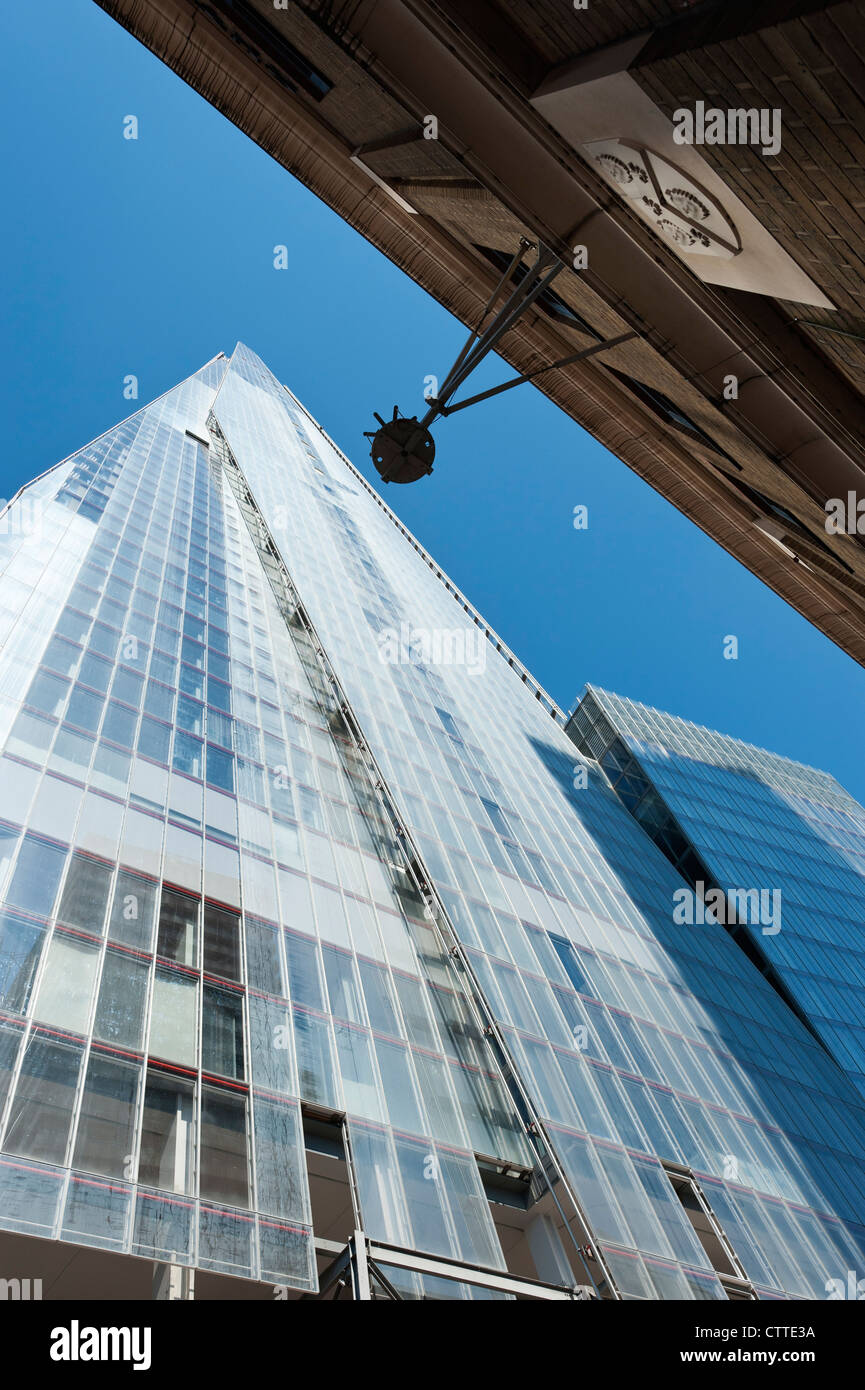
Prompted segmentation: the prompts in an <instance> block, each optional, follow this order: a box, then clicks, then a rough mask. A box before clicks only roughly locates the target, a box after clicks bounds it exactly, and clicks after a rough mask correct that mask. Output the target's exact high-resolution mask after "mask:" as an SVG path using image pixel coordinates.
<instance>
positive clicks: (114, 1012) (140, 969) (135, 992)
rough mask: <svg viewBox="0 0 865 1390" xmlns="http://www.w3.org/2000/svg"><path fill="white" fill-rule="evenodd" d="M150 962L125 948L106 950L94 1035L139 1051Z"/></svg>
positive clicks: (104, 1040)
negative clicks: (136, 957) (141, 959)
mask: <svg viewBox="0 0 865 1390" xmlns="http://www.w3.org/2000/svg"><path fill="white" fill-rule="evenodd" d="M149 972H150V966H149V965H148V964H147V962H146V961H140V960H136V959H135V957H134V956H130V955H127V954H126V952H125V951H112V950H111V949H110V948H109V949H108V951H106V953H105V965H104V967H103V970H102V983H101V985H100V988H99V1003H98V1005H97V1007H96V1021H95V1023H94V1025H93V1035H94V1037H97V1038H101V1039H102V1040H103V1042H109V1043H115V1044H116V1045H117V1046H118V1047H131V1048H134V1049H135V1050H136V1051H139V1050H140V1048H141V1045H142V1041H143V1038H144V1006H145V1004H146V1002H147V977H148V974H149Z"/></svg>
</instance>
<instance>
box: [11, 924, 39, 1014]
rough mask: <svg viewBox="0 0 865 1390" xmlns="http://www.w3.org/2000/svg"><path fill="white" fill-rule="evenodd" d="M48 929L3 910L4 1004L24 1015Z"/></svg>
mask: <svg viewBox="0 0 865 1390" xmlns="http://www.w3.org/2000/svg"><path fill="white" fill-rule="evenodd" d="M45 936H46V931H45V928H44V927H40V926H39V925H38V923H36V922H28V921H25V919H24V918H23V917H18V916H17V915H16V914H15V913H14V912H3V913H0V1004H2V1006H3V1008H5V1009H10V1010H12V1011H13V1012H14V1013H21V1014H23V1013H24V1011H25V1010H26V1008H27V1005H28V1003H29V1001H30V993H31V991H32V989H33V980H34V978H35V975H36V970H37V967H38V965H39V958H40V956H41V955H42V947H43V946H44V945H45Z"/></svg>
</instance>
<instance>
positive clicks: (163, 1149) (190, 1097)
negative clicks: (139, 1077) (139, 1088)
mask: <svg viewBox="0 0 865 1390" xmlns="http://www.w3.org/2000/svg"><path fill="white" fill-rule="evenodd" d="M194 1114H195V1091H194V1088H193V1086H192V1083H191V1082H187V1081H180V1080H178V1079H176V1078H175V1077H173V1076H167V1075H164V1074H163V1073H162V1072H159V1071H153V1070H151V1071H149V1072H148V1073H147V1086H146V1088H145V1092H144V1116H143V1119H142V1124H141V1153H140V1157H139V1160H138V1181H139V1182H140V1183H144V1184H145V1185H146V1186H149V1187H162V1188H167V1189H168V1191H169V1192H190V1191H191V1190H192V1165H193V1153H194V1133H195V1129H194Z"/></svg>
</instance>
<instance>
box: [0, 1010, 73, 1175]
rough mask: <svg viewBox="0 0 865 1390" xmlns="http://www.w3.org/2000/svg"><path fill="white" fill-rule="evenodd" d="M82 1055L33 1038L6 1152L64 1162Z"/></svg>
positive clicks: (36, 1035) (42, 1038) (36, 1036)
mask: <svg viewBox="0 0 865 1390" xmlns="http://www.w3.org/2000/svg"><path fill="white" fill-rule="evenodd" d="M81 1057H82V1048H81V1047H78V1046H75V1045H69V1044H66V1043H58V1042H53V1041H52V1040H51V1039H49V1038H46V1037H45V1036H43V1035H42V1034H41V1033H33V1034H32V1035H31V1037H30V1041H29V1042H28V1044H27V1051H26V1052H25V1054H24V1060H23V1062H22V1065H21V1075H20V1076H19V1078H18V1089H17V1090H16V1092H15V1098H14V1101H13V1104H12V1111H11V1116H10V1121H9V1128H8V1130H7V1132H6V1138H5V1141H4V1144H3V1147H4V1148H5V1149H6V1150H7V1152H9V1153H14V1154H22V1155H23V1156H25V1157H27V1158H37V1159H42V1160H43V1161H44V1162H46V1163H61V1164H62V1163H63V1162H64V1160H65V1158H66V1144H67V1141H68V1139H69V1130H70V1126H71V1123H72V1107H73V1104H74V1101H75V1088H76V1086H77V1084H78V1072H79V1068H80V1066H81Z"/></svg>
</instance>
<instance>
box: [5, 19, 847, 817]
mask: <svg viewBox="0 0 865 1390" xmlns="http://www.w3.org/2000/svg"><path fill="white" fill-rule="evenodd" d="M46 35H50V42H46ZM0 36H2V42H0V64H2V83H0V105H2V107H3V108H5V109H4V110H3V111H2V123H0V129H2V140H3V142H4V146H5V149H4V166H5V170H6V187H5V192H6V195H7V200H6V214H5V216H4V218H3V221H2V225H0V239H2V262H0V263H2V266H3V270H4V272H5V275H6V278H7V285H6V287H5V294H4V301H5V303H6V305H7V312H6V315H5V330H4V332H3V335H2V373H0V397H2V409H3V419H4V433H5V438H6V448H5V449H4V450H3V454H2V458H0V496H6V497H8V496H11V495H12V493H13V492H14V491H15V490H16V489H17V488H18V487H19V486H20V485H21V484H22V483H23V482H25V481H27V480H28V479H30V478H32V477H33V476H35V475H36V474H38V473H40V472H42V471H43V470H44V469H45V468H47V467H49V466H50V465H51V464H53V463H55V462H56V461H57V460H58V459H60V458H62V457H64V456H65V455H67V454H69V453H71V452H72V451H73V450H74V449H76V448H78V447H80V446H81V445H82V444H84V443H85V442H86V441H87V440H89V439H90V438H92V437H93V436H94V435H96V434H99V433H101V432H102V431H103V430H104V429H106V428H108V426H109V425H111V424H112V423H113V422H114V421H116V420H118V419H120V418H122V417H123V416H125V415H127V414H129V412H130V404H129V402H127V401H125V400H124V399H123V379H124V377H125V376H126V375H127V373H134V374H135V375H136V376H137V377H138V379H139V383H140V400H141V402H142V403H143V402H145V401H146V400H149V399H151V398H152V397H154V396H157V395H159V394H160V393H161V392H162V391H164V390H166V389H167V388H168V387H170V386H172V385H174V384H175V383H176V382H177V381H178V380H180V379H181V378H182V377H184V376H187V375H188V374H189V373H190V372H191V371H194V370H195V369H196V368H197V367H199V366H201V365H202V363H204V362H205V361H206V360H208V359H209V358H210V357H212V356H214V355H215V353H217V352H218V351H220V350H223V351H225V352H230V351H231V349H232V348H233V346H234V344H235V342H236V341H237V340H238V339H241V340H242V341H244V342H246V343H248V344H249V346H250V347H252V348H253V349H254V350H255V351H256V352H258V353H259V354H260V355H261V356H262V357H263V358H264V360H265V361H266V362H267V363H268V365H269V366H270V367H271V368H272V369H273V371H274V372H275V373H276V374H277V375H278V376H279V377H280V378H281V380H283V381H285V382H287V383H288V384H289V385H290V386H291V388H292V390H294V391H295V392H296V393H297V395H298V396H299V397H300V398H301V400H303V401H304V403H305V404H306V405H307V406H308V408H309V409H310V410H311V411H312V412H313V414H314V415H315V416H316V417H317V418H318V419H319V420H320V421H321V423H322V425H323V426H324V427H325V428H326V429H327V430H328V432H329V433H330V434H331V435H332V436H333V437H334V438H335V439H336V441H337V443H338V444H339V445H340V446H341V447H342V448H343V449H344V450H345V452H346V453H347V454H348V455H349V456H350V457H351V458H352V459H353V460H354V461H355V463H356V464H357V465H358V466H359V467H360V468H362V469H363V471H364V472H365V473H366V474H367V476H372V477H375V474H374V470H372V465H371V464H370V462H369V458H368V445H367V441H366V440H365V439H364V438H363V433H362V432H363V430H364V429H369V428H370V427H371V426H372V423H373V420H372V412H373V410H377V411H379V412H380V413H381V414H382V415H386V414H388V415H389V413H390V411H391V409H392V407H393V406H394V404H396V403H399V405H400V407H401V409H402V410H403V411H404V412H405V413H407V414H413V413H415V412H416V411H417V410H418V408H419V407H420V406H421V404H422V400H421V398H422V393H423V383H424V377H425V376H427V375H428V374H437V375H438V376H439V377H440V378H441V377H442V376H443V375H444V373H445V371H446V369H447V367H448V366H449V365H450V363H451V361H452V360H453V358H454V357H455V355H456V352H457V350H458V348H459V347H460V346H461V344H462V341H463V338H464V336H465V332H464V329H463V328H462V326H461V325H460V324H458V323H457V322H456V320H454V319H452V318H451V317H450V315H448V314H447V313H445V311H444V310H443V309H441V308H440V307H439V306H438V305H437V304H436V303H435V302H434V301H433V300H432V299H430V298H429V296H427V295H426V294H425V293H424V292H423V291H422V290H420V289H418V288H417V287H416V286H415V285H413V284H412V282H411V281H410V280H409V279H408V278H407V277H405V276H404V275H403V274H402V273H401V272H400V271H399V270H397V269H396V268H395V267H394V266H392V265H391V264H390V263H389V262H388V261H387V260H386V259H385V258H384V257H383V256H381V255H380V254H379V253H378V252H377V251H375V250H374V249H373V248H372V247H370V246H369V245H368V244H367V243H366V242H365V241H364V240H363V239H362V238H361V237H359V236H358V235H357V234H356V233H355V232H353V231H352V230H351V229H350V228H349V227H347V226H346V225H345V224H344V223H343V222H342V221H341V220H340V219H339V218H338V217H337V216H336V215H335V214H334V213H332V212H331V211H330V210H329V209H328V208H327V207H326V206H325V205H324V204H322V203H320V202H318V201H317V199H315V198H314V197H313V196H312V195H311V194H310V193H308V192H307V190H306V189H305V188H303V187H302V185H301V184H299V183H298V182H296V181H295V180H294V179H292V178H291V176H290V175H288V174H287V173H285V172H284V171H283V170H282V169H280V168H279V167H278V166H277V165H276V164H274V163H273V162H272V161H271V160H270V159H269V158H268V157H267V156H266V155H265V154H263V153H262V152H261V151H260V150H259V149H257V147H256V146H254V145H253V144H251V143H250V141H249V140H247V139H246V137H245V136H243V135H241V134H240V132H239V131H237V130H235V129H234V127H233V126H232V125H231V124H230V123H229V122H228V121H226V120H225V119H224V118H223V117H222V116H220V115H219V114H218V113H217V112H215V111H214V110H213V109H212V108H211V107H209V106H208V105H207V103H206V102H204V101H202V100H201V99H200V98H199V97H198V96H196V95H195V93H193V92H192V91H191V90H190V89H189V88H188V87H186V86H185V84H184V83H183V82H181V81H180V80H179V79H178V78H176V77H175V76H174V74H173V73H171V72H170V71H169V70H168V69H167V68H165V67H164V66H163V65H162V64H161V63H159V62H158V61H157V60H156V59H155V58H154V57H152V56H151V55H150V54H149V53H148V52H146V51H145V50H144V49H143V48H142V47H140V45H138V44H137V43H136V42H135V41H134V40H133V39H132V38H130V37H129V35H128V34H126V33H125V31H123V30H122V29H120V28H119V27H118V26H117V25H116V24H114V22H113V21H112V20H110V19H109V18H108V17H107V16H106V15H105V14H104V13H103V12H102V11H101V10H99V9H98V8H97V6H96V5H95V4H93V3H91V0H41V3H40V4H38V5H24V6H16V7H13V6H10V5H4V6H3V8H2V16H0ZM127 115H135V116H137V118H138V121H139V138H138V140H137V141H128V140H124V139H123V118H124V117H125V116H127ZM278 244H285V245H287V246H288V247H289V251H290V253H291V257H292V259H293V261H294V268H293V269H289V270H285V271H277V270H275V269H274V268H273V248H274V246H275V245H278ZM510 374H511V373H510V369H509V368H507V366H506V365H505V364H503V363H501V362H500V361H498V360H497V359H493V360H491V361H489V362H488V363H486V364H485V366H484V368H483V370H482V371H481V372H479V373H478V376H477V378H476V381H473V383H472V387H471V389H472V390H478V389H481V388H482V387H483V386H485V385H491V384H493V383H494V382H495V381H497V380H502V379H504V376H505V375H510ZM436 438H437V448H438V458H437V462H436V468H435V472H434V473H433V475H432V477H431V478H428V479H424V480H423V481H421V482H419V483H417V484H415V485H413V486H411V487H407V488H396V487H394V486H391V487H390V488H388V489H385V491H386V495H387V500H388V502H389V503H390V505H391V506H392V507H394V509H395V510H396V511H397V512H398V513H399V515H400V516H401V517H402V519H403V520H404V521H405V523H406V524H407V525H408V526H409V527H411V529H412V530H413V531H414V532H415V533H416V534H417V536H418V537H419V539H420V540H421V541H422V542H423V543H424V544H425V545H426V546H427V548H428V549H429V550H430V551H432V553H433V554H434V555H435V557H436V559H437V560H438V561H439V563H440V564H441V565H442V566H443V568H444V569H446V570H447V572H448V573H449V574H450V575H451V576H452V577H453V579H454V581H455V582H456V583H457V584H458V585H459V586H460V587H461V588H462V589H463V590H464V591H465V592H466V593H467V594H468V595H469V596H470V597H471V599H472V600H473V602H474V603H475V604H476V605H477V606H478V608H480V610H481V612H483V613H484V615H485V617H486V618H487V619H488V621H489V622H491V623H492V624H493V626H495V627H496V628H497V629H498V631H499V632H500V633H501V635H502V636H503V637H504V639H505V640H506V641H507V642H508V643H509V645H510V646H511V647H512V648H513V649H514V650H515V651H516V652H517V654H518V655H519V656H520V658H521V659H522V660H523V661H524V662H525V663H526V665H527V666H528V667H529V668H530V669H531V670H532V672H533V673H534V674H535V675H536V677H537V678H538V679H539V680H540V681H541V682H542V684H543V685H544V686H545V687H546V688H547V689H548V690H549V691H550V693H551V694H552V695H553V696H554V697H555V698H556V699H557V700H558V701H559V702H560V703H561V704H563V705H566V706H568V707H569V706H570V705H571V703H572V702H573V700H574V698H575V696H576V695H577V693H578V692H579V690H580V689H581V687H582V685H583V684H584V683H585V682H586V681H591V682H593V683H595V684H598V685H602V686H605V687H607V688H609V689H612V690H615V691H617V692H619V693H620V694H623V695H630V696H631V697H632V698H634V699H639V700H645V701H647V702H648V703H650V704H655V705H658V706H660V707H661V708H663V709H667V710H670V711H671V712H672V713H674V714H680V715H683V716H685V717H687V718H689V719H694V720H696V721H697V722H699V723H703V724H708V725H710V726H711V727H714V728H718V729H721V730H723V731H724V732H725V733H731V734H735V735H737V736H738V737H740V738H744V739H747V740H749V741H752V742H755V743H758V744H761V745H763V746H764V747H767V748H770V749H772V750H774V751H776V752H779V753H784V754H787V755H788V756H790V757H794V758H798V759H801V760H802V761H804V762H808V763H812V764H814V765H816V766H818V767H823V768H825V769H826V770H827V771H830V772H832V773H834V774H835V776H837V777H838V778H839V780H840V781H842V782H843V783H844V784H845V785H846V786H847V787H848V788H849V790H850V791H852V792H853V794H854V795H856V796H857V797H858V798H859V799H860V800H865V753H863V739H862V734H861V729H862V724H863V712H865V672H863V671H862V670H861V669H860V668H859V667H858V666H857V665H856V664H855V663H854V662H852V661H851V660H850V659H849V658H848V657H846V656H844V655H843V654H842V653H841V652H840V651H838V650H837V648H835V647H834V646H833V645H832V644H831V643H830V642H828V641H827V640H826V639H825V638H824V637H822V636H821V635H820V634H819V633H817V632H816V631H815V630H814V629H813V628H812V627H810V626H809V624H807V623H806V622H805V621H804V620H803V619H802V618H800V617H799V616H798V615H797V614H796V613H794V612H793V611H792V609H790V608H788V607H787V605H786V604H784V603H783V602H782V601H781V600H780V599H779V598H777V597H776V596H775V595H774V594H772V593H771V592H770V591H769V590H768V589H766V588H765V587H764V586H763V585H762V584H760V583H759V582H758V581H757V580H756V579H754V578H753V577H752V576H751V575H750V574H748V573H747V572H746V571H745V570H744V569H743V568H742V567H741V566H740V565H738V564H737V563H736V562H735V561H734V560H732V559H731V558H730V557H729V556H728V555H726V554H725V553H724V552H723V551H722V550H721V549H720V548H719V547H718V546H716V545H715V544H714V543H713V542H712V541H710V540H708V539H707V538H706V537H705V536H703V535H702V533H701V532H700V531H698V530H697V528H696V527H694V526H693V525H692V524H691V523H690V522H688V521H686V520H685V519H684V518H683V517H681V516H680V515H679V514H678V513H677V512H676V511H675V510H674V508H672V507H671V506H670V505H669V504H668V503H666V502H665V501H663V500H662V499H661V498H660V497H658V496H657V495H656V494H655V493H654V492H652V491H651V489H649V488H648V487H647V486H646V485H645V484H644V483H642V482H641V481H640V480H639V479H638V478H637V477H636V476H635V475H634V474H632V473H631V472H630V471H629V470H628V469H627V468H626V467H625V466H624V465H623V464H622V463H620V462H619V461H618V460H617V459H615V458H614V457H613V456H612V455H610V454H608V453H607V452H606V450H604V449H603V448H601V446H600V445H598V444H597V443H595V441H594V440H593V439H591V438H590V437H589V435H587V434H585V433H584V432H583V431H582V430H581V429H580V428H579V426H577V425H576V424H574V423H573V421H571V420H569V419H567V418H566V417H565V416H564V415H562V414H561V413H560V412H559V411H558V410H556V409H555V408H554V407H553V406H552V405H551V404H550V403H549V402H548V401H547V400H546V399H545V398H544V397H543V396H542V395H541V394H540V393H539V392H538V391H536V390H535V389H534V388H533V387H531V386H523V387H520V388H518V389H517V390H516V391H513V392H510V393H508V394H506V395H504V396H502V397H499V398H498V399H496V400H494V401H490V402H487V403H485V404H482V405H479V406H477V407H476V408H473V409H471V410H468V411H466V412H465V413H463V414H460V415H457V416H455V417H454V418H453V419H450V420H448V421H446V422H444V423H442V424H441V425H440V426H439V428H438V430H437V435H436ZM578 504H583V505H585V506H587V507H588V515H589V524H588V528H587V529H586V530H584V531H576V530H575V529H574V527H573V510H574V507H575V506H577V505H578ZM727 634H735V635H736V636H737V637H738V639H739V659H738V661H726V660H724V659H723V655H722V648H723V640H724V638H725V636H726V635H727Z"/></svg>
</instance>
